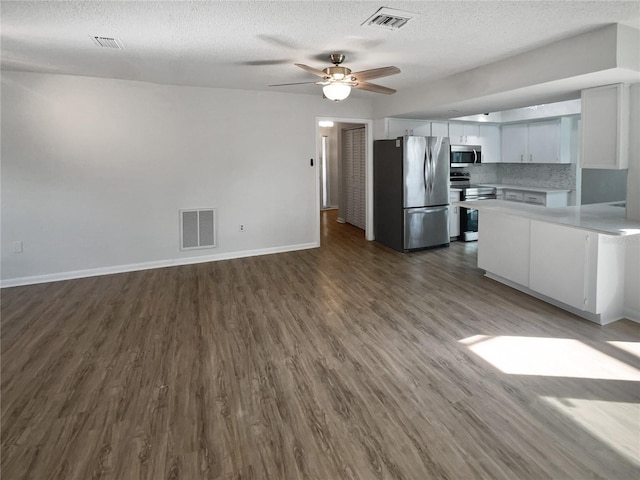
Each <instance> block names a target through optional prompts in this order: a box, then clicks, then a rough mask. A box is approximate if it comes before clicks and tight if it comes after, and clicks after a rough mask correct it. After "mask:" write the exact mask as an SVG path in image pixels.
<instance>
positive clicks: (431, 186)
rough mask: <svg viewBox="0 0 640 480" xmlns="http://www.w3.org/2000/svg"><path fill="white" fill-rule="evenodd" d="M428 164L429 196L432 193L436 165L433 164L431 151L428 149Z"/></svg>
mask: <svg viewBox="0 0 640 480" xmlns="http://www.w3.org/2000/svg"><path fill="white" fill-rule="evenodd" d="M429 165H430V166H431V169H430V170H431V172H430V174H429V196H431V195H432V194H433V177H434V175H435V174H436V171H435V170H436V167H435V165H434V164H433V151H432V150H431V149H429Z"/></svg>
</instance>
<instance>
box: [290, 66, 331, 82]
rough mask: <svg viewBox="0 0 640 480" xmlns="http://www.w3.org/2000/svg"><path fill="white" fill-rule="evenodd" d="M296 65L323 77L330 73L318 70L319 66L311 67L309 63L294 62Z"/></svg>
mask: <svg viewBox="0 0 640 480" xmlns="http://www.w3.org/2000/svg"><path fill="white" fill-rule="evenodd" d="M294 65H295V66H296V67H299V68H301V69H303V70H306V71H307V72H309V73H313V74H314V75H317V76H319V77H322V78H327V77H328V75H327V74H326V73H324V72H323V71H322V70H318V69H317V68H313V67H310V66H309V65H303V64H302V63H294Z"/></svg>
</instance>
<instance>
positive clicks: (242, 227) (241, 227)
mask: <svg viewBox="0 0 640 480" xmlns="http://www.w3.org/2000/svg"><path fill="white" fill-rule="evenodd" d="M240 231H241V232H244V225H243V224H240Z"/></svg>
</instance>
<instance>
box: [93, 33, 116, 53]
mask: <svg viewBox="0 0 640 480" xmlns="http://www.w3.org/2000/svg"><path fill="white" fill-rule="evenodd" d="M91 38H93V41H94V42H95V44H96V45H98V46H99V47H104V48H117V49H118V50H122V43H121V42H120V41H119V40H118V39H117V38H113V37H96V36H92V37H91Z"/></svg>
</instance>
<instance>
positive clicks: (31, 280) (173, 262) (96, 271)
mask: <svg viewBox="0 0 640 480" xmlns="http://www.w3.org/2000/svg"><path fill="white" fill-rule="evenodd" d="M319 246H320V244H318V243H317V242H312V243H301V244H298V245H286V246H282V247H270V248H260V249H257V250H244V251H240V252H228V253H219V254H214V255H202V256H197V257H186V258H174V259H170V260H159V261H156V262H143V263H132V264H128V265H115V266H113V267H101V268H89V269H86V270H73V271H70V272H60V273H51V274H48V275H34V276H31V277H20V278H9V279H7V280H2V281H0V287H1V288H7V287H19V286H23V285H35V284H37V283H48V282H59V281H62V280H72V279H75V278H86V277H97V276H100V275H111V274H114V273H126V272H135V271H139V270H151V269H154V268H165V267H175V266H178V265H192V264H194V263H207V262H217V261H220V260H231V259H234V258H246V257H256V256H258V255H271V254H272V253H286V252H294V251H296V250H308V249H310V248H318V247H319Z"/></svg>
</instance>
